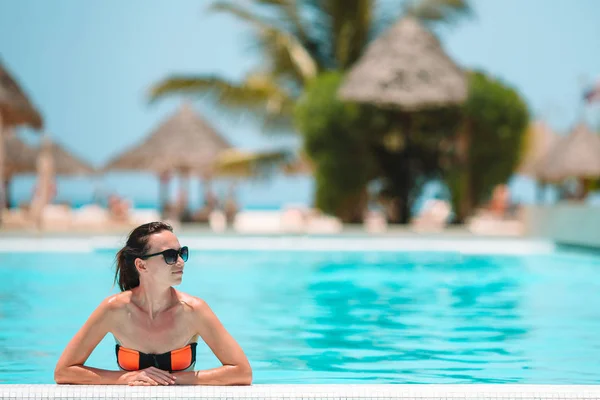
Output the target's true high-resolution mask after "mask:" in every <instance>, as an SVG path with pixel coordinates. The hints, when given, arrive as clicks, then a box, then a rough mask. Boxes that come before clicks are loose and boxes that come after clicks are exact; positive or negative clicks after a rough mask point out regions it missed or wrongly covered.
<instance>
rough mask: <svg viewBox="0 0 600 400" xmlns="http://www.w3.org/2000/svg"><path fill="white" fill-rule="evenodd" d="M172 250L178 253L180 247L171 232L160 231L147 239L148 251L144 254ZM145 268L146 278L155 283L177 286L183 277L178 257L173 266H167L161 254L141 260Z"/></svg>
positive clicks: (180, 259)
mask: <svg viewBox="0 0 600 400" xmlns="http://www.w3.org/2000/svg"><path fill="white" fill-rule="evenodd" d="M169 249H173V250H176V251H179V250H180V249H181V245H180V244H179V240H178V239H177V236H175V234H174V233H173V232H169V231H166V230H165V231H162V232H160V233H155V234H153V235H150V237H149V238H148V251H147V252H146V254H155V253H160V252H162V251H164V250H169ZM143 261H144V263H145V266H146V274H145V275H147V278H149V279H151V280H153V281H156V282H165V283H168V284H169V285H178V284H180V283H181V279H182V277H183V267H184V264H185V263H184V261H183V259H182V258H181V256H180V255H178V256H177V261H176V262H175V263H174V264H171V265H169V264H167V262H166V261H165V256H164V255H162V254H159V255H156V256H153V257H149V258H147V259H145V260H143Z"/></svg>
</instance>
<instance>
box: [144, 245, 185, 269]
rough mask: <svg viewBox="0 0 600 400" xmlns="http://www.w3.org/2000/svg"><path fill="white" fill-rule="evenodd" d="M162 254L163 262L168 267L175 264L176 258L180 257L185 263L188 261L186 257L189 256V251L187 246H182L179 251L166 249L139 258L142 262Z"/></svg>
mask: <svg viewBox="0 0 600 400" xmlns="http://www.w3.org/2000/svg"><path fill="white" fill-rule="evenodd" d="M161 254H162V256H163V257H164V259H165V262H166V263H167V264H169V265H173V264H175V263H176V262H177V257H178V256H181V259H182V260H183V261H187V260H188V256H189V254H190V253H189V250H188V247H187V246H183V247H182V248H181V249H179V250H175V249H167V250H163V251H161V252H160V253H154V254H146V255H145V256H141V257H140V258H141V259H142V260H145V259H147V258H150V257H154V256H160V255H161Z"/></svg>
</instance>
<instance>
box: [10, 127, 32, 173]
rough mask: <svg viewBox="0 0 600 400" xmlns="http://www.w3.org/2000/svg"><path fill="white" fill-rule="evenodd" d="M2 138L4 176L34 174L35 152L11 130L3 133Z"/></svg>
mask: <svg viewBox="0 0 600 400" xmlns="http://www.w3.org/2000/svg"><path fill="white" fill-rule="evenodd" d="M2 136H3V139H4V146H5V147H4V149H5V152H6V155H5V160H4V162H5V164H4V176H5V177H11V176H13V175H18V174H29V173H34V172H35V171H36V162H37V150H36V149H35V148H33V147H31V146H29V145H28V144H27V143H25V142H23V141H22V140H21V139H19V137H18V136H17V135H16V134H15V133H14V132H13V131H12V130H11V131H9V132H5V134H4V135H2Z"/></svg>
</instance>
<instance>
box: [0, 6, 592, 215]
mask: <svg viewBox="0 0 600 400" xmlns="http://www.w3.org/2000/svg"><path fill="white" fill-rule="evenodd" d="M209 3H210V2H209V1H208V0H204V1H202V0H195V1H193V0H178V1H163V0H128V1H122V0H102V1H99V0H96V1H92V0H88V1H81V0H53V1H39V0H19V1H16V0H0V58H1V59H2V62H3V63H4V65H5V66H6V67H7V68H8V69H9V71H10V72H11V73H12V75H13V76H14V77H15V78H16V79H17V80H18V81H19V83H20V84H21V86H22V87H23V88H24V89H25V91H26V92H27V93H28V95H29V96H30V98H31V99H32V101H33V102H34V103H35V104H36V106H38V108H39V109H40V110H41V112H42V113H43V116H44V118H45V122H46V133H47V134H48V135H50V136H51V137H52V138H53V139H54V140H56V141H58V142H60V143H61V144H62V145H63V146H64V147H66V148H68V149H69V150H71V151H72V152H73V153H75V154H77V155H79V156H81V157H82V158H85V159H86V160H88V161H89V162H90V163H92V164H93V165H95V166H102V165H103V164H104V163H105V162H106V161H108V160H109V159H110V158H111V157H113V156H115V155H116V154H118V153H119V152H121V151H123V150H124V149H126V148H127V147H129V146H132V145H135V144H136V143H137V142H139V141H140V140H142V139H143V138H144V137H145V136H146V135H147V134H148V133H149V132H150V131H151V130H152V129H153V128H155V127H156V126H157V125H158V124H159V123H160V122H161V121H162V120H164V119H165V118H166V117H168V116H169V115H170V114H171V113H173V112H174V111H175V109H176V108H177V107H178V105H179V104H180V102H181V99H180V98H176V97H175V98H172V99H167V100H161V101H159V102H157V103H153V104H149V102H148V97H147V93H148V89H149V87H150V85H151V84H153V83H155V82H157V81H158V80H160V79H161V78H163V77H165V76H167V75H169V74H170V73H203V74H218V75H221V76H224V77H226V78H229V79H233V80H236V79H240V78H241V77H243V76H244V74H245V73H246V72H247V71H248V70H249V69H251V68H252V67H253V66H256V65H258V64H259V63H260V58H259V55H258V54H256V52H254V51H253V49H252V48H251V42H250V41H249V39H248V33H249V31H248V30H247V28H246V27H244V26H243V25H242V24H241V23H240V22H239V21H236V20H235V19H233V18H231V17H227V16H224V15H220V14H214V13H209V12H207V6H208V5H209ZM471 4H472V6H473V9H474V13H473V16H472V17H471V18H470V19H467V20H463V21H461V22H460V23H457V24H456V25H454V26H452V27H448V28H444V29H442V30H440V31H439V33H440V35H441V37H442V42H443V45H444V47H445V49H446V51H447V52H448V53H449V54H450V56H451V57H452V58H454V60H455V61H456V62H457V63H458V64H459V65H461V66H463V67H465V68H477V69H483V70H485V71H487V72H488V73H490V74H492V75H494V76H496V77H498V78H499V79H502V80H503V81H504V82H506V83H507V84H509V85H511V86H512V87H514V88H516V89H517V90H518V91H519V92H520V93H521V95H522V96H523V97H524V98H525V100H526V102H527V104H528V106H529V107H530V110H531V113H532V115H533V116H534V117H535V118H544V119H545V120H546V121H547V122H548V123H549V124H550V125H551V127H553V128H554V129H556V130H557V131H559V132H565V131H566V130H568V129H569V128H570V127H571V126H572V125H573V124H574V123H575V122H576V121H577V120H578V119H579V118H585V119H587V120H588V122H590V123H592V124H594V125H595V126H598V125H600V117H599V116H600V112H599V110H598V107H584V106H583V104H582V101H581V98H582V92H583V91H584V89H585V87H586V85H589V84H591V83H592V82H594V81H595V80H597V79H600V52H599V51H598V50H597V49H598V43H599V41H600V23H598V21H599V19H598V18H599V16H600V1H596V0H575V1H574V0H528V1H523V0H472V1H471ZM195 105H196V109H197V110H198V112H199V113H201V114H202V115H203V116H204V117H205V118H206V119H207V120H209V121H210V122H211V124H212V125H213V126H214V127H215V128H216V129H217V130H218V131H220V132H221V133H222V134H223V135H224V136H225V137H226V138H228V139H229V140H230V142H231V143H233V144H234V145H236V146H238V147H241V148H246V149H261V148H274V147H282V146H288V147H294V146H297V145H298V143H299V141H298V140H297V138H295V137H294V136H293V135H290V136H287V137H273V136H268V135H265V134H263V133H262V132H261V131H260V127H259V126H258V125H256V124H254V123H252V122H251V121H248V120H246V119H242V120H240V119H235V118H231V117H230V116H229V115H224V114H222V113H220V112H218V110H216V109H215V107H212V106H211V104H209V103H208V102H207V101H197V102H195ZM20 134H21V135H23V137H24V138H25V139H26V140H28V141H30V142H33V141H35V138H34V135H32V134H31V133H30V132H29V131H27V130H26V129H25V130H22V132H20ZM33 182H34V178H33V177H22V178H18V179H16V180H15V182H14V183H13V185H12V187H11V190H12V194H13V196H14V197H16V200H17V201H22V200H26V199H27V198H28V197H29V196H30V194H31V187H32V185H33ZM512 185H513V187H514V191H515V192H516V197H518V198H519V199H521V200H523V201H525V202H527V201H531V200H532V198H533V185H532V184H531V182H529V181H527V179H522V178H520V177H516V178H515V179H513V181H512ZM98 188H101V189H103V190H105V191H114V192H117V193H119V194H121V195H123V196H126V197H129V198H131V199H132V200H133V201H134V203H135V204H147V203H151V202H154V201H155V199H156V198H157V197H158V183H157V181H156V179H154V178H153V177H152V176H150V175H139V174H110V175H108V176H107V177H105V178H103V179H101V180H99V181H94V182H92V181H91V180H90V179H81V178H77V179H75V178H70V179H60V180H59V189H58V191H59V200H61V199H62V200H66V199H69V200H75V201H79V202H84V201H87V200H89V199H91V196H92V194H93V192H94V190H96V189H98ZM175 189H176V184H175V185H174V186H173V188H172V190H175ZM191 189H192V201H193V202H197V201H198V199H197V197H195V196H196V193H198V191H199V190H198V189H199V188H198V184H197V182H193V184H192V188H191ZM218 190H220V191H222V192H223V193H224V191H225V186H224V185H222V186H219V187H218ZM312 193H313V183H312V181H311V179H310V178H309V177H302V176H301V177H285V176H276V177H274V178H273V179H272V180H270V181H260V182H248V183H244V184H242V185H241V186H240V187H239V192H238V195H239V200H240V202H241V203H242V204H243V205H244V206H247V207H261V206H279V205H282V204H286V203H310V201H311V199H312Z"/></svg>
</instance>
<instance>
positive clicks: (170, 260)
mask: <svg viewBox="0 0 600 400" xmlns="http://www.w3.org/2000/svg"><path fill="white" fill-rule="evenodd" d="M163 255H164V256H165V262H166V263H167V264H175V263H176V262H177V256H178V255H179V253H178V251H177V250H172V249H171V250H166V251H165V252H164V253H163Z"/></svg>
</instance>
